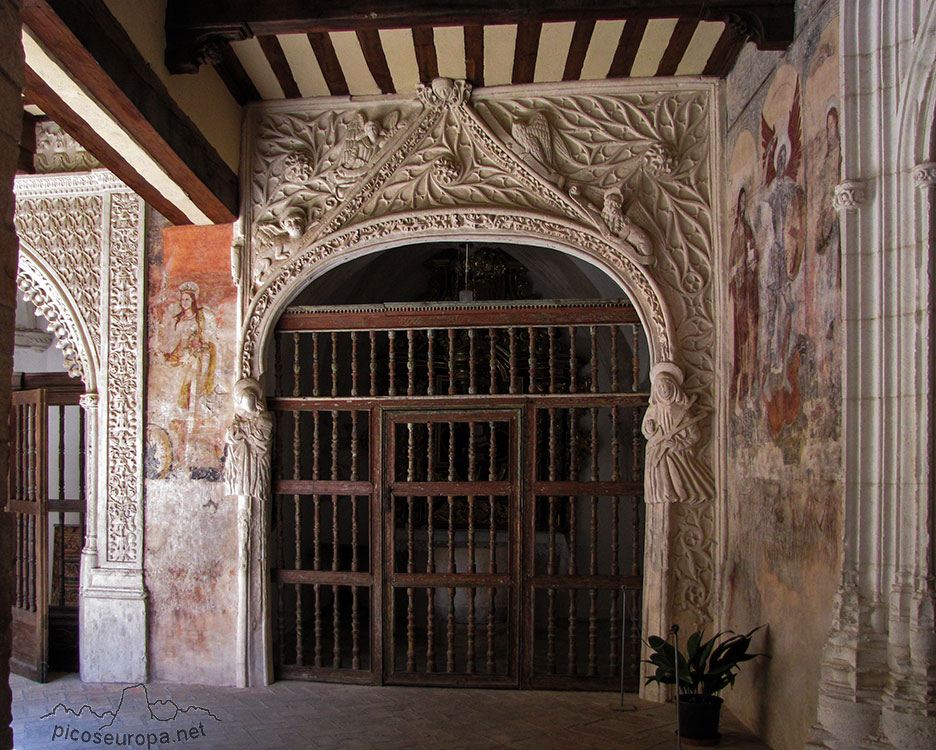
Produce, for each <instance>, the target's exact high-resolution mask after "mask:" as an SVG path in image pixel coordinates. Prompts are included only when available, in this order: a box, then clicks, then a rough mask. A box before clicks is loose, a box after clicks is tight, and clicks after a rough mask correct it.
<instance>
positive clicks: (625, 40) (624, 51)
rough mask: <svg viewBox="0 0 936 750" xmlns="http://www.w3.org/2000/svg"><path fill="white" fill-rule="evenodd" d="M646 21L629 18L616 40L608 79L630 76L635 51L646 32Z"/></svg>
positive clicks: (635, 55)
mask: <svg viewBox="0 0 936 750" xmlns="http://www.w3.org/2000/svg"><path fill="white" fill-rule="evenodd" d="M647 21H648V19H647V18H631V19H629V20H628V21H627V23H625V24H624V30H623V31H622V32H621V38H620V39H619V40H618V46H617V49H616V50H615V51H614V58H613V59H612V60H611V67H610V69H609V70H608V78H627V76H629V75H630V72H631V68H633V67H634V60H635V58H636V57H637V50H638V49H640V41H641V40H642V39H643V36H644V32H645V31H646V30H647Z"/></svg>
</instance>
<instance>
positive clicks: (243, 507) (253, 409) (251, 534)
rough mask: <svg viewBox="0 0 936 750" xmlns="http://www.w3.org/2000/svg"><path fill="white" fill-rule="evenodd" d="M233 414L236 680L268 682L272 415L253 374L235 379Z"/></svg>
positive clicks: (230, 485)
mask: <svg viewBox="0 0 936 750" xmlns="http://www.w3.org/2000/svg"><path fill="white" fill-rule="evenodd" d="M233 396H234V419H233V421H232V423H231V427H230V428H229V429H228V433H227V437H226V439H225V442H226V443H227V458H226V460H225V464H224V483H225V489H226V491H227V494H228V495H230V496H232V497H235V498H237V550H238V566H237V643H236V649H237V685H238V687H247V686H254V685H268V684H269V683H270V682H271V681H272V679H273V671H272V664H271V663H270V648H269V645H270V635H271V634H270V629H269V626H268V616H269V613H268V611H267V609H268V608H267V604H266V603H267V601H268V596H269V592H268V587H269V586H268V581H267V578H268V576H267V570H268V564H267V559H266V537H267V529H268V523H267V517H268V515H269V512H270V510H269V505H270V502H269V498H270V451H271V449H272V446H273V417H272V416H271V414H270V413H269V412H268V411H267V410H266V409H265V408H264V406H263V390H262V388H261V387H260V384H259V383H258V382H257V381H256V380H253V379H252V378H244V379H242V380H239V381H237V383H235V384H234V393H233Z"/></svg>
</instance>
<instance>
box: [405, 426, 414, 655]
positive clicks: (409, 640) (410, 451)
mask: <svg viewBox="0 0 936 750" xmlns="http://www.w3.org/2000/svg"><path fill="white" fill-rule="evenodd" d="M413 428H414V424H413V423H412V422H408V423H407V425H406V481H407V482H413V481H415V467H416V455H415V451H414V441H413ZM414 522H415V507H414V499H413V496H412V495H407V497H406V572H407V573H411V574H412V573H415V572H416V556H415V552H416V528H415V525H414ZM415 594H416V592H415V589H414V588H413V587H412V586H408V587H407V589H406V671H407V672H414V671H416V600H415Z"/></svg>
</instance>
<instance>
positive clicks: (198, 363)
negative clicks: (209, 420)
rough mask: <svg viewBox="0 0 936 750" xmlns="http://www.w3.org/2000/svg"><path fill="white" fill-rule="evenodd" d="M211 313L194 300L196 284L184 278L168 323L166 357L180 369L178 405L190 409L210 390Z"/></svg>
mask: <svg viewBox="0 0 936 750" xmlns="http://www.w3.org/2000/svg"><path fill="white" fill-rule="evenodd" d="M213 329H214V317H213V316H212V315H211V313H210V311H208V310H207V309H205V308H202V307H200V306H199V304H198V284H196V283H195V282H194V281H187V282H185V283H184V284H182V285H180V286H179V312H178V313H176V314H175V315H174V316H172V320H171V322H170V324H169V342H170V344H169V346H170V349H169V351H168V352H167V353H166V355H165V357H166V361H167V362H169V364H171V365H172V366H173V367H179V368H181V370H182V379H181V385H180V386H179V395H178V405H179V408H180V409H183V410H186V411H188V410H190V409H193V408H194V407H195V406H196V404H197V403H198V401H199V399H204V398H208V397H209V396H211V394H212V393H213V391H214V372H215V356H216V349H215V344H214V342H213V341H212V339H213V338H214V336H213Z"/></svg>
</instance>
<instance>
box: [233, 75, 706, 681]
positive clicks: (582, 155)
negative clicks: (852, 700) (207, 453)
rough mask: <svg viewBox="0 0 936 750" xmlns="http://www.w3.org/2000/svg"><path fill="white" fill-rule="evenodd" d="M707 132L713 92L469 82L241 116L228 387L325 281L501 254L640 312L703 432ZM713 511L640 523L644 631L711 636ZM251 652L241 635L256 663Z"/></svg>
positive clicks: (260, 358)
mask: <svg viewBox="0 0 936 750" xmlns="http://www.w3.org/2000/svg"><path fill="white" fill-rule="evenodd" d="M719 126H720V123H719V120H718V115H717V107H716V89H715V85H714V84H713V83H710V82H699V81H693V82H688V83H687V82H678V83H671V84H669V86H668V88H666V89H665V90H662V91H661V90H660V88H659V86H658V85H655V86H654V88H653V89H651V88H649V87H648V86H645V85H643V84H639V83H637V84H634V83H629V84H624V83H621V82H613V83H612V82H603V83H600V84H594V85H592V86H583V85H581V84H579V85H576V86H575V87H574V88H569V87H563V86H545V87H544V86H528V87H512V88H510V89H505V90H497V89H490V90H481V91H478V92H475V93H474V94H472V93H471V87H470V85H469V84H467V83H466V82H464V81H450V80H448V79H436V80H435V81H433V82H432V84H431V85H427V86H421V87H420V88H419V90H418V92H417V96H416V97H414V98H405V97H384V98H380V99H375V100H368V101H360V102H359V101H355V100H346V101H336V100H334V99H332V100H329V101H328V103H327V104H326V105H323V104H316V103H315V102H306V103H304V104H297V103H296V102H288V103H283V104H269V103H268V104H264V105H260V106H257V107H255V108H252V109H251V110H250V111H249V113H248V117H247V123H246V128H245V139H246V140H245V142H246V143H247V144H248V154H247V155H246V159H247V160H248V161H247V166H246V169H245V179H246V184H245V190H244V195H245V201H246V202H245V205H244V210H243V216H244V226H243V238H242V239H241V240H239V241H236V242H235V247H234V253H233V257H232V260H233V265H234V268H233V272H234V277H235V279H236V280H237V282H238V284H239V287H240V311H241V315H242V328H241V349H240V351H241V363H240V376H241V377H250V378H257V379H259V378H261V377H262V375H263V370H264V352H265V348H266V342H267V339H268V338H269V336H270V333H271V331H272V329H273V326H274V325H275V323H276V321H277V319H278V318H279V315H280V313H281V312H282V310H283V309H284V308H285V307H286V305H287V304H288V302H289V301H290V300H291V299H292V298H293V297H294V296H295V295H296V294H297V293H298V292H299V291H300V290H301V289H302V288H303V287H304V286H305V285H306V284H307V283H308V282H309V281H310V280H311V279H312V278H314V277H315V276H318V275H319V274H321V273H324V272H325V271H327V270H328V269H330V268H332V267H334V266H335V265H337V264H339V263H342V262H344V261H346V260H349V259H351V258H353V257H355V256H358V255H361V254H363V253H367V252H374V251H378V250H381V249H385V248H387V247H390V246H395V245H400V244H405V243H408V242H414V241H419V240H425V239H446V238H447V239H456V238H457V239H459V240H497V241H502V242H503V241H506V242H518V243H525V244H531V245H540V246H545V247H549V248H553V249H557V250H560V251H563V252H566V253H570V254H573V255H576V256H578V257H580V258H583V259H585V260H587V261H589V262H591V263H593V264H594V265H596V266H598V267H599V268H601V269H602V270H604V272H605V273H607V274H608V275H609V276H610V277H611V278H613V279H614V280H615V281H617V283H618V284H619V285H620V286H621V288H622V289H624V290H625V292H626V293H627V295H628V296H629V297H630V298H631V300H632V301H633V302H634V305H635V307H636V308H637V309H638V311H639V314H640V316H641V318H642V321H643V323H644V326H645V329H646V331H647V335H648V339H649V341H650V347H651V363H652V364H659V363H661V362H672V363H675V365H677V366H678V367H679V368H680V369H681V372H682V373H684V375H685V378H684V384H683V388H684V390H685V391H686V392H687V393H688V394H690V395H691V396H692V397H694V399H695V401H694V403H695V404H697V408H701V409H702V410H704V412H705V414H708V413H709V412H711V410H712V409H713V407H714V401H715V399H714V361H715V344H716V342H715V334H714V298H715V292H714V288H715V281H714V279H713V277H712V270H713V268H714V266H715V259H716V255H717V253H718V252H720V241H721V238H720V233H719V231H718V230H717V229H716V227H717V226H718V222H717V216H716V214H717V212H718V210H719V209H718V206H719V201H718V188H717V185H718V180H717V179H716V177H715V175H716V174H717V172H716V169H717V167H716V165H717V163H718V157H719V154H718V150H717V143H718V139H717V138H716V137H715V136H716V133H717V132H718V128H719ZM699 424H700V425H701V426H702V432H703V440H702V443H701V445H702V446H703V449H702V451H701V453H702V458H703V461H705V462H706V463H711V464H712V465H713V466H717V465H718V460H717V458H718V456H720V455H721V452H720V450H719V449H718V446H719V445H720V441H721V439H722V435H721V433H720V432H718V431H717V430H716V428H715V422H714V420H711V419H708V418H704V419H702V420H701V421H700V422H699ZM712 494H715V493H712ZM716 509H717V503H716V498H715V497H711V498H704V499H702V500H701V501H698V500H697V501H696V502H694V503H683V502H666V503H664V502H659V503H653V504H652V506H651V508H650V509H649V510H650V512H648V535H647V538H648V540H650V543H649V544H648V549H647V559H648V566H647V569H648V570H650V565H649V560H651V559H652V560H654V561H655V564H656V565H658V566H660V565H661V564H662V568H661V570H662V571H663V572H662V573H661V576H659V577H658V578H657V579H655V580H652V581H651V582H650V584H648V585H645V599H644V602H645V622H644V626H645V630H647V631H649V632H654V633H655V632H662V631H663V630H664V629H665V628H668V627H669V625H670V624H672V623H673V622H674V621H678V622H680V623H681V624H685V625H698V624H702V623H708V622H712V621H714V620H715V618H716V613H717V611H718V606H717V604H718V603H717V601H716V599H717V597H716V594H715V581H716V569H715V565H716V554H715V550H716V548H717V539H716V533H717V529H718V523H717V519H716V515H717V514H716ZM252 544H253V543H252ZM257 544H259V541H257ZM251 546H252V545H251ZM243 549H245V550H247V549H249V547H246V546H245V547H243ZM256 549H257V550H259V549H261V548H260V547H259V546H258V547H256ZM245 554H248V553H247V552H245ZM247 568H248V566H247V565H246V560H244V561H243V562H242V565H241V570H242V572H243V571H246V570H247ZM244 574H245V575H246V573H244ZM648 579H649V577H648ZM256 585H261V586H262V585H263V582H262V581H257V582H255V583H254V584H252V585H251V589H252V590H253V589H254V588H255V586H256ZM262 598H263V599H264V600H265V597H262ZM254 614H255V615H256V614H257V613H254ZM255 619H257V618H256V617H242V618H241V621H242V622H249V621H251V620H255ZM260 619H262V618H260ZM262 638H263V636H262V634H261V633H260V632H259V630H255V632H252V633H250V634H248V635H247V638H246V640H247V641H248V642H250V643H252V644H253V646H252V647H251V652H252V653H258V652H262V650H263V648H264V644H263V643H260V642H258V639H261V640H262ZM249 672H250V673H249V675H248V676H247V677H246V681H248V682H250V683H262V682H266V681H268V680H269V678H270V675H269V672H268V667H266V666H265V665H264V664H261V663H255V664H254V665H253V667H252V668H251V669H250V670H249Z"/></svg>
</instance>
